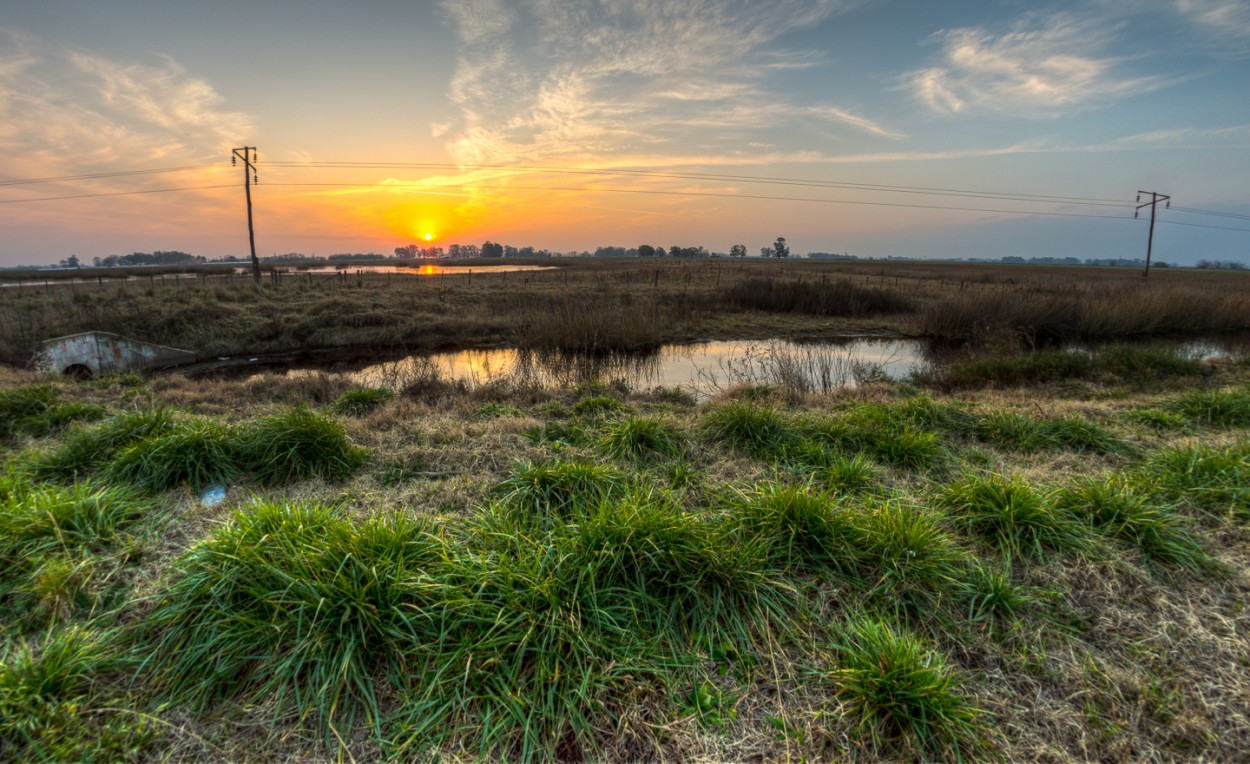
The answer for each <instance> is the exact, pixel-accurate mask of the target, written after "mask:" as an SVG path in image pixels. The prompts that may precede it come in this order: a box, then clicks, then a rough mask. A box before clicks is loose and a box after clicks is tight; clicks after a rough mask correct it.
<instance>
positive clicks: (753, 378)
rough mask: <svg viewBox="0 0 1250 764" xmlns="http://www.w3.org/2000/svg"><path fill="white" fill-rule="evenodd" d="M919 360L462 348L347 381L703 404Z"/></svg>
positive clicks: (739, 347) (775, 347) (912, 352)
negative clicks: (655, 393) (501, 387)
mask: <svg viewBox="0 0 1250 764" xmlns="http://www.w3.org/2000/svg"><path fill="white" fill-rule="evenodd" d="M924 363H925V360H924V350H923V345H922V343H920V342H916V341H913V340H901V339H867V338H864V339H853V340H846V341H842V342H838V343H831V342H825V343H803V344H797V343H793V342H787V341H782V340H772V341H767V342H754V341H718V342H704V343H698V344H693V345H666V346H664V347H663V348H661V349H660V350H658V351H657V352H653V353H644V354H615V355H606V356H604V355H594V356H591V355H580V354H568V353H558V352H538V351H527V350H516V349H500V350H464V351H460V352H455V353H438V354H434V355H428V356H410V357H408V358H403V359H400V360H397V361H390V362H386V363H380V364H375V365H372V366H367V367H365V368H362V369H360V370H358V371H357V372H355V373H354V374H353V376H354V377H355V379H356V381H357V382H359V383H360V384H362V385H368V386H376V387H390V388H392V389H396V390H403V389H420V388H422V387H425V386H428V385H430V384H432V383H433V382H435V381H438V382H444V383H447V382H449V383H453V384H457V385H463V386H465V387H470V388H472V387H480V386H484V385H491V384H496V383H506V384H512V385H518V386H526V387H547V388H563V387H572V386H576V385H579V384H583V383H586V382H589V381H592V380H598V381H601V382H604V383H607V384H620V385H624V386H626V387H628V388H630V389H632V390H648V389H651V388H655V387H665V388H674V387H677V388H682V389H684V390H686V391H688V392H690V393H692V394H694V395H695V397H697V398H700V399H704V398H707V397H709V396H711V395H714V394H716V393H718V392H720V391H723V390H726V389H729V388H731V387H738V386H743V385H779V386H785V387H787V388H789V389H793V390H798V391H810V392H829V391H831V390H835V389H837V388H841V387H855V386H857V385H860V384H863V383H865V382H868V381H873V380H877V379H904V378H906V377H907V376H908V375H909V374H910V373H911V372H912V371H914V370H916V369H917V368H919V367H920V366H921V365H923V364H924Z"/></svg>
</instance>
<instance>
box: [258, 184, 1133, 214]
mask: <svg viewBox="0 0 1250 764" xmlns="http://www.w3.org/2000/svg"><path fill="white" fill-rule="evenodd" d="M262 185H266V186H271V187H272V186H321V187H327V186H328V187H333V188H372V187H373V186H369V185H356V184H350V183H265V184H262ZM410 187H411V188H417V186H416V184H413V186H410ZM376 188H377V189H378V190H388V189H396V188H408V187H407V186H394V185H389V186H377V187H376ZM447 188H489V189H496V190H507V191H572V192H578V193H600V192H601V193H615V194H648V195H656V196H704V197H715V198H722V199H751V200H757V201H778V202H812V203H817V204H856V205H862V206H869V207H902V208H908V209H923V210H948V211H954V212H988V213H1002V214H1007V215H1041V216H1045V217H1073V218H1095V219H1099V220H1132V219H1133V218H1132V217H1130V216H1128V215H1123V216H1121V215H1090V214H1085V213H1079V212H1043V211H1034V210H1004V209H997V208H987V207H954V206H948V205H937V204H905V203H903V202H869V201H858V200H854V199H813V198H811V197H802V196H771V195H765V194H732V193H720V192H715V191H661V190H657V189H640V188H584V187H578V186H504V185H494V184H488V183H463V184H448V185H440V186H436V187H434V188H433V189H430V192H431V193H437V192H438V190H441V189H447Z"/></svg>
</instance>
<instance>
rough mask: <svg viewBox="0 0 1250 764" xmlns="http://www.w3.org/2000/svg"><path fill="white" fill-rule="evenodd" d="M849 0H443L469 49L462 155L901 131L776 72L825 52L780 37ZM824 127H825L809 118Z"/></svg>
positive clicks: (463, 75)
mask: <svg viewBox="0 0 1250 764" xmlns="http://www.w3.org/2000/svg"><path fill="white" fill-rule="evenodd" d="M851 7H852V3H851V2H850V0H777V1H776V2H771V3H759V2H756V1H755V0H583V1H582V2H567V1H566V0H527V1H526V2H516V3H507V4H504V3H501V2H498V1H497V0H475V1H474V2H468V3H466V2H461V1H460V0H446V1H445V2H444V4H443V12H444V15H445V16H446V18H447V19H448V21H449V23H450V24H451V26H452V27H453V28H454V29H455V30H456V32H457V35H458V37H459V41H460V45H461V49H460V52H459V56H458V60H457V67H456V71H455V75H454V77H453V80H452V83H451V86H450V88H449V95H450V98H451V101H452V102H453V103H454V104H455V105H456V106H457V107H458V110H459V119H458V120H456V121H455V124H453V125H451V126H449V127H448V129H447V131H446V136H447V137H448V139H449V143H448V149H449V152H450V153H451V155H452V156H453V157H454V158H455V160H456V161H457V162H460V163H462V164H464V165H481V164H492V165H500V164H514V165H521V164H542V163H546V164H557V163H558V164H561V165H566V166H576V165H579V164H588V163H593V164H595V165H596V166H604V165H605V164H607V165H615V164H616V163H618V162H619V160H620V159H621V158H624V157H629V158H630V161H640V162H642V163H643V164H646V165H656V164H667V163H669V162H670V161H672V160H673V159H674V158H676V157H679V156H684V155H688V154H691V153H697V154H700V155H717V154H720V153H725V154H735V153H737V154H741V153H744V152H751V151H754V150H755V149H753V148H752V145H753V144H758V143H761V142H767V143H772V142H774V141H775V140H776V132H777V131H779V130H784V131H790V132H791V133H793V134H794V135H797V136H805V137H806V138H807V139H808V140H809V141H811V142H812V143H816V142H820V143H824V142H827V135H828V132H829V129H830V127H831V126H833V127H834V128H835V129H844V128H849V129H851V130H853V131H855V132H859V133H864V134H867V135H870V136H874V137H878V138H887V139H897V138H898V137H900V134H899V133H897V132H896V131H894V130H891V129H890V128H888V127H885V126H883V125H881V124H879V123H877V122H876V121H874V120H872V119H871V118H869V117H866V116H863V115H860V114H858V113H856V112H855V111H854V110H852V109H848V108H842V107H841V106H835V105H816V106H813V105H811V104H804V103H795V102H793V101H792V100H791V99H788V98H787V97H785V96H782V95H780V93H781V92H782V89H781V88H779V87H776V86H775V85H776V82H777V78H780V77H784V76H786V72H789V71H793V70H796V69H805V68H809V67H811V66H813V65H816V64H818V63H820V61H821V59H820V57H819V56H818V55H816V54H815V53H813V51H810V50H796V49H793V47H792V46H782V45H781V44H780V43H779V38H780V37H781V36H782V35H784V34H786V33H787V32H791V31H794V30H797V29H801V28H805V27H810V26H812V25H814V24H817V23H820V22H823V21H826V20H828V19H830V18H831V17H833V16H835V15H837V14H839V13H841V12H844V11H846V10H848V9H849V8H851ZM815 128H819V129H815Z"/></svg>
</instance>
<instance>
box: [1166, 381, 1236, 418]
mask: <svg viewBox="0 0 1250 764" xmlns="http://www.w3.org/2000/svg"><path fill="white" fill-rule="evenodd" d="M1169 408H1170V409H1171V410H1172V411H1175V412H1176V413H1177V414H1180V415H1181V416H1183V417H1185V418H1186V419H1189V420H1191V421H1194V422H1197V423H1198V424H1202V425H1206V426H1208V427H1250V391H1248V390H1240V389H1236V388H1233V389H1227V390H1195V391H1193V392H1189V393H1186V394H1184V395H1182V396H1181V397H1180V398H1177V399H1176V400H1175V401H1172V402H1171V404H1170V406H1169Z"/></svg>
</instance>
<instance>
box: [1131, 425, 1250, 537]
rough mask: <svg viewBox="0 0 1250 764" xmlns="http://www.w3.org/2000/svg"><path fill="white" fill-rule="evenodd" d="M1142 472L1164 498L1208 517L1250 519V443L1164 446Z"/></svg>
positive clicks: (1145, 478)
mask: <svg viewBox="0 0 1250 764" xmlns="http://www.w3.org/2000/svg"><path fill="white" fill-rule="evenodd" d="M1142 475H1143V479H1144V480H1146V481H1148V482H1149V483H1151V484H1152V485H1153V490H1154V493H1155V494H1156V495H1157V496H1159V497H1160V498H1162V499H1164V500H1166V501H1171V502H1176V503H1177V504H1179V505H1180V506H1182V507H1188V508H1191V509H1193V510H1196V511H1198V512H1200V513H1202V514H1204V515H1208V516H1211V517H1216V518H1221V519H1235V520H1238V521H1241V522H1247V521H1250V445H1245V444H1243V445H1240V446H1233V447H1227V448H1219V447H1213V446H1201V445H1193V446H1181V447H1177V448H1169V449H1165V450H1163V451H1160V452H1159V453H1157V454H1155V455H1153V456H1152V457H1151V458H1149V459H1147V460H1146V463H1145V464H1144V465H1143V467H1142Z"/></svg>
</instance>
